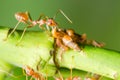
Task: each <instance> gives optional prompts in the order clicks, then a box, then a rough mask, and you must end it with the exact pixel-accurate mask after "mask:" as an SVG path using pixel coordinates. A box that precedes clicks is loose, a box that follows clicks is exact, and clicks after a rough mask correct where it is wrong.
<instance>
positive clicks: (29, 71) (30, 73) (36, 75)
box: [23, 66, 45, 80]
mask: <svg viewBox="0 0 120 80" xmlns="http://www.w3.org/2000/svg"><path fill="white" fill-rule="evenodd" d="M23 69H24V70H25V72H26V75H28V76H31V78H30V80H32V78H34V79H36V80H45V79H44V77H43V76H42V74H39V73H37V72H35V71H34V70H33V69H32V68H30V67H29V66H24V68H23ZM26 80H28V79H27V76H26Z"/></svg>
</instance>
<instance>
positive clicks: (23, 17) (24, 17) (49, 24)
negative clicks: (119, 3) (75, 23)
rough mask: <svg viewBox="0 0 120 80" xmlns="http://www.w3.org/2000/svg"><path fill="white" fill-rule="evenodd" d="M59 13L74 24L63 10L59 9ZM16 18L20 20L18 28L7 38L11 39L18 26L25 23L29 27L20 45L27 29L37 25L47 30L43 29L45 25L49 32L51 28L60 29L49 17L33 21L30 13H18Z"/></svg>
mask: <svg viewBox="0 0 120 80" xmlns="http://www.w3.org/2000/svg"><path fill="white" fill-rule="evenodd" d="M59 12H60V13H61V14H63V16H65V18H66V19H67V20H68V21H69V22H71V23H72V21H71V20H70V19H69V18H68V17H67V16H66V15H65V13H64V12H63V11H62V10H60V9H59ZM56 15H57V14H56ZM42 17H43V19H42ZM15 18H16V19H17V20H18V23H17V24H16V26H15V27H14V29H13V30H12V31H11V32H10V34H9V35H8V36H7V38H9V37H10V36H11V35H12V34H13V33H14V31H15V30H16V28H17V27H18V25H19V24H20V23H24V24H27V25H28V26H27V27H25V28H24V30H23V33H22V35H21V37H20V39H19V41H18V43H19V42H20V41H21V40H22V38H23V36H24V34H25V31H26V29H27V28H31V27H34V26H36V25H39V27H40V28H42V29H44V30H46V29H45V28H44V27H43V25H45V26H46V28H47V30H50V28H54V27H58V25H57V23H56V21H55V20H54V19H53V18H48V17H47V16H44V15H40V17H39V18H38V20H32V18H31V16H30V14H29V12H18V13H15ZM54 18H55V17H54Z"/></svg>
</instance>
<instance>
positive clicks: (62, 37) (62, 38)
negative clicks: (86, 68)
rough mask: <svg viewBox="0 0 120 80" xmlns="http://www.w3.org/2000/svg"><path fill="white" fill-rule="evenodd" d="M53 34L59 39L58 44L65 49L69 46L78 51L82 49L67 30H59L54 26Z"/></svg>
mask: <svg viewBox="0 0 120 80" xmlns="http://www.w3.org/2000/svg"><path fill="white" fill-rule="evenodd" d="M52 36H53V37H54V38H55V39H56V41H57V43H56V44H57V46H59V47H62V48H63V49H64V48H65V49H64V50H66V49H67V47H69V48H71V49H74V50H76V51H80V48H79V46H78V45H77V43H76V42H74V41H73V39H72V38H71V36H69V35H68V34H67V33H66V32H65V31H63V30H59V31H58V29H57V28H54V29H53V30H52Z"/></svg>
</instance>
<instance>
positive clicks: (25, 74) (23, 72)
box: [22, 68, 28, 80]
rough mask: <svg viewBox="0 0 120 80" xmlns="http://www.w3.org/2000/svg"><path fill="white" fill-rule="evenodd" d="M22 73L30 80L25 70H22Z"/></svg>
mask: <svg viewBox="0 0 120 80" xmlns="http://www.w3.org/2000/svg"><path fill="white" fill-rule="evenodd" d="M22 72H23V75H25V76H26V80H28V76H27V74H26V72H25V70H24V69H23V68H22Z"/></svg>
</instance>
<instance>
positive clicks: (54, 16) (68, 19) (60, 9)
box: [53, 9, 72, 23]
mask: <svg viewBox="0 0 120 80" xmlns="http://www.w3.org/2000/svg"><path fill="white" fill-rule="evenodd" d="M59 12H60V13H61V14H62V15H63V16H64V17H65V18H66V19H67V20H68V21H69V22H70V23H72V20H70V18H69V17H67V15H66V14H65V13H64V12H63V11H62V10H61V9H59V10H58V12H57V13H56V14H55V16H54V17H53V19H55V18H56V16H57V14H58V13H59Z"/></svg>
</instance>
